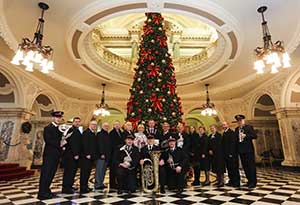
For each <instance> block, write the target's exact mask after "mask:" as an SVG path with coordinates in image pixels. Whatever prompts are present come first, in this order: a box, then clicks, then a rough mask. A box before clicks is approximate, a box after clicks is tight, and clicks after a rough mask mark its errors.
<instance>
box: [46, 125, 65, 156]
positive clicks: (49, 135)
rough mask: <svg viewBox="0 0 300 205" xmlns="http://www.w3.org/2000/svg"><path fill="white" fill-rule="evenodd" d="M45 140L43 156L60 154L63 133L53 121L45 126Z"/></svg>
mask: <svg viewBox="0 0 300 205" xmlns="http://www.w3.org/2000/svg"><path fill="white" fill-rule="evenodd" d="M43 135H44V141H45V148H44V153H43V156H44V157H47V156H51V155H60V154H61V151H62V149H61V147H60V141H61V139H62V136H63V133H62V132H61V131H59V129H58V126H55V125H54V124H53V123H50V124H49V125H47V126H46V127H45V128H44V134H43Z"/></svg>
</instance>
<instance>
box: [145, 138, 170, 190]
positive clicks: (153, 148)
mask: <svg viewBox="0 0 300 205" xmlns="http://www.w3.org/2000/svg"><path fill="white" fill-rule="evenodd" d="M154 142H155V137H154V135H151V134H149V135H148V136H147V145H146V146H144V147H143V148H142V149H141V153H140V156H141V158H140V165H141V166H143V164H144V160H145V159H150V160H152V159H151V152H152V151H160V149H159V146H157V145H155V144H154ZM161 193H165V191H164V190H162V189H161Z"/></svg>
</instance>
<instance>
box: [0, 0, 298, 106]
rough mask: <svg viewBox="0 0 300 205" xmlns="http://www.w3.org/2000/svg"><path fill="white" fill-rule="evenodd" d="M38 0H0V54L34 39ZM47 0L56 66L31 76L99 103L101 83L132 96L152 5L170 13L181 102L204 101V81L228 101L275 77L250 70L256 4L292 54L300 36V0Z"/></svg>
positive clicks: (115, 95) (116, 96)
mask: <svg viewBox="0 0 300 205" xmlns="http://www.w3.org/2000/svg"><path fill="white" fill-rule="evenodd" d="M38 2H39V1H37V0H27V1H19V0H2V1H0V12H1V15H0V36H1V38H0V48H1V53H0V55H1V56H2V57H3V58H6V59H7V61H9V60H10V58H11V55H12V53H13V52H12V50H16V48H17V45H18V42H19V41H20V40H21V38H22V37H25V36H27V37H30V38H32V35H33V32H34V30H35V26H36V23H37V18H38V16H39V14H40V10H39V8H38V7H37V3H38ZM45 2H46V3H48V4H49V6H50V10H49V11H47V12H46V15H45V19H46V24H45V36H44V43H45V44H49V45H51V46H52V47H54V50H55V51H54V62H55V71H54V72H53V73H51V74H50V75H47V76H46V75H43V74H41V73H39V72H38V71H36V72H34V73H33V74H32V76H34V77H37V78H39V79H41V80H42V81H44V82H45V83H47V84H49V85H50V86H52V87H53V88H55V89H57V90H59V91H60V92H61V93H63V94H65V95H66V96H68V97H72V98H77V99H83V100H98V98H99V93H100V86H101V83H102V82H106V83H107V84H108V86H107V96H108V97H109V98H110V99H112V100H125V99H127V98H128V95H129V92H128V89H129V86H130V84H131V81H132V75H133V73H132V68H133V66H134V63H133V62H134V59H135V58H136V53H135V52H136V51H135V52H133V48H134V47H133V44H134V42H137V43H138V42H139V36H140V32H141V31H140V29H141V25H142V23H143V20H144V16H143V13H144V12H146V11H149V9H150V6H151V9H153V8H154V9H156V10H157V11H161V12H162V13H163V15H164V17H165V25H166V28H167V31H168V32H167V34H168V37H169V40H168V43H169V50H170V53H171V54H172V56H173V59H174V64H175V66H176V62H177V66H176V77H177V79H178V92H179V95H180V96H181V97H182V98H183V99H184V100H198V99H203V98H200V96H202V97H203V96H204V94H205V92H204V84H205V83H210V84H211V87H210V88H211V89H210V90H211V95H212V99H216V100H224V99H225V100H226V99H232V98H237V97H241V96H243V95H244V94H245V93H247V92H249V91H251V90H252V89H254V88H256V87H258V86H260V85H261V84H262V83H263V82H265V81H267V80H270V79H272V77H273V76H272V75H269V74H266V75H264V76H257V75H256V74H255V71H254V70H253V61H254V57H253V49H254V48H255V47H256V46H258V45H261V44H262V40H261V37H262V36H261V28H260V21H261V20H260V16H259V15H258V14H257V12H256V9H257V8H258V7H259V6H261V5H267V6H268V7H269V10H268V11H267V13H266V17H267V19H268V23H269V28H270V31H271V33H272V35H273V36H272V37H273V39H274V40H277V39H280V40H283V41H284V42H285V45H286V48H287V51H288V52H290V53H292V52H293V51H294V50H295V49H296V48H297V47H298V44H299V40H300V22H299V21H298V19H297V18H294V17H295V15H297V14H298V11H299V9H300V1H294V0H286V1H282V0H272V1H266V0H260V1H240V0H223V1H218V0H201V1H194V0H185V1H181V0H164V1H153V2H156V3H157V2H158V4H153V5H149V4H147V2H146V1H145V0H115V1H105V0H81V1H76V4H75V3H74V1H72V0H64V1H50V0H46V1H45ZM278 14H280V15H278ZM287 22H288V23H287ZM176 43H179V46H178V44H176ZM5 44H6V45H7V46H5ZM176 46H177V47H176ZM174 48H175V49H174ZM104 51H105V52H104ZM174 51H175V52H174ZM101 52H102V53H101ZM293 56H294V57H293V58H292V64H293V65H297V63H299V59H298V58H297V57H295V55H293ZM111 59H114V60H112V61H111ZM186 59H188V60H186ZM120 62H121V63H120ZM15 69H19V68H15ZM279 75H280V74H279Z"/></svg>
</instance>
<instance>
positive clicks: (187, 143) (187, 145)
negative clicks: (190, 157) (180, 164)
mask: <svg viewBox="0 0 300 205" xmlns="http://www.w3.org/2000/svg"><path fill="white" fill-rule="evenodd" d="M180 134H181V136H182V138H183V145H182V146H181V145H180ZM176 139H177V146H179V147H180V148H181V149H182V150H183V151H184V152H185V153H187V154H190V152H191V149H190V146H191V142H190V136H189V135H188V134H187V133H185V132H182V133H179V132H177V133H176Z"/></svg>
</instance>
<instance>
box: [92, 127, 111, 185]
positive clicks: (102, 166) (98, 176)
mask: <svg viewBox="0 0 300 205" xmlns="http://www.w3.org/2000/svg"><path fill="white" fill-rule="evenodd" d="M108 130H109V124H108V123H107V122H105V123H103V124H102V129H101V131H100V132H98V133H97V136H96V139H97V145H96V146H97V157H96V158H97V160H96V172H95V189H104V188H106V186H105V185H104V184H103V181H104V177H105V173H106V167H107V163H108V162H109V160H110V157H111V154H110V153H111V152H110V138H109V134H108Z"/></svg>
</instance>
